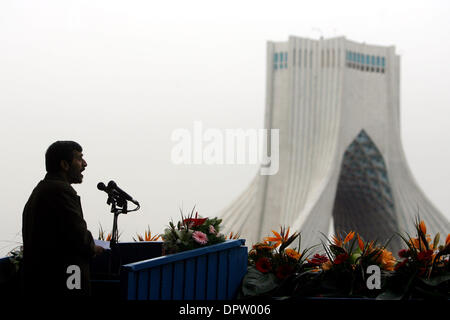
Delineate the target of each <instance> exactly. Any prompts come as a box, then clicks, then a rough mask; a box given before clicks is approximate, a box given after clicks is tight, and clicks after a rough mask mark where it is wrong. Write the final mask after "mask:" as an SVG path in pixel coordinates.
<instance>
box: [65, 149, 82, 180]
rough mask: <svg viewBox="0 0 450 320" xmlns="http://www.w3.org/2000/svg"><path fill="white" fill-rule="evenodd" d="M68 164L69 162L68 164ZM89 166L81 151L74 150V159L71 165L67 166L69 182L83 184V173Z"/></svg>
mask: <svg viewBox="0 0 450 320" xmlns="http://www.w3.org/2000/svg"><path fill="white" fill-rule="evenodd" d="M66 164H67V162H66ZM86 166H87V163H86V161H85V160H84V159H83V154H82V153H81V152H79V151H76V150H73V159H72V163H71V164H70V165H66V166H65V167H66V168H67V170H65V171H66V174H67V180H68V182H69V183H81V182H83V174H82V172H83V171H84V170H85V168H86Z"/></svg>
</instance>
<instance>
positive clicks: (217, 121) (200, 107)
mask: <svg viewBox="0 0 450 320" xmlns="http://www.w3.org/2000/svg"><path fill="white" fill-rule="evenodd" d="M449 16H450V2H448V1H427V2H423V1H408V2H404V1H384V0H383V1H375V2H374V1H367V2H365V1H315V2H314V3H308V4H307V3H306V2H300V1H280V0H277V1H193V0H190V1H164V2H162V1H159V2H155V3H153V2H151V3H150V2H149V1H111V0H108V1H106V0H98V1H96V0H89V1H65V0H64V1H61V0H58V1H31V0H30V1H17V0H15V1H11V0H3V1H2V2H0V111H1V113H0V114H1V117H0V137H1V138H0V147H1V148H0V150H1V157H0V168H1V171H0V199H1V202H2V210H1V213H0V241H1V242H0V256H2V255H4V254H6V252H8V250H10V249H12V248H13V247H14V246H16V245H18V244H19V243H20V242H21V234H20V231H21V215H22V210H23V206H24V204H25V202H26V200H27V199H28V197H29V195H30V193H31V191H32V189H33V188H34V187H35V185H36V184H37V183H38V181H39V180H40V179H42V178H43V176H44V174H45V167H44V153H45V150H46V148H47V147H48V146H49V145H50V144H51V143H52V142H54V141H56V140H75V141H77V142H79V143H80V144H81V145H82V146H83V149H84V150H83V151H84V152H83V153H84V154H85V159H86V161H87V163H88V167H87V169H86V171H85V174H84V175H85V178H84V181H83V183H82V184H81V185H75V186H74V187H75V189H76V190H77V192H78V194H79V195H80V196H81V199H82V204H83V212H84V216H85V220H86V221H87V224H88V227H89V229H90V230H91V231H92V233H93V235H94V237H97V234H98V229H99V225H100V224H101V225H102V227H103V229H105V230H108V231H109V230H110V229H111V227H112V215H111V213H110V210H109V207H108V206H107V204H106V194H105V193H102V192H100V191H98V190H97V189H96V185H97V183H98V182H100V181H103V182H105V183H106V182H108V181H109V180H115V181H116V182H117V184H118V185H119V186H120V187H121V188H122V189H124V190H126V191H127V192H128V193H130V194H131V195H132V196H133V197H134V198H135V199H137V200H139V202H140V203H141V209H140V210H139V211H138V212H134V213H130V214H128V215H126V216H125V215H123V216H120V217H119V231H120V232H122V236H121V240H122V241H131V240H132V237H133V236H135V235H136V233H140V234H142V233H143V232H144V230H145V229H146V228H147V226H150V228H151V230H152V232H154V233H161V232H163V230H164V228H165V226H166V225H167V224H168V222H169V221H170V219H173V220H178V218H179V217H180V209H182V210H183V211H184V212H189V211H190V210H191V209H192V207H193V206H194V205H195V206H196V209H197V211H198V213H199V214H200V215H202V216H214V215H217V213H219V212H220V210H222V209H223V208H225V207H226V206H227V205H228V204H230V203H231V202H232V201H233V200H234V199H235V198H236V197H237V196H238V195H239V194H240V193H241V192H242V191H243V190H244V189H245V188H246V187H247V185H248V183H249V182H250V180H251V179H252V178H253V177H254V175H255V174H256V173H257V171H258V166H257V165H254V164H253V165H176V164H174V163H173V162H172V161H171V149H172V148H173V146H174V142H173V141H172V140H171V134H172V132H173V131H174V130H176V129H178V128H186V129H188V130H192V128H193V123H194V121H201V122H202V124H203V126H204V127H206V128H217V129H221V130H225V129H229V128H244V129H260V128H263V121H264V108H265V80H266V70H265V66H266V43H267V41H287V40H288V37H289V36H290V35H294V36H299V37H310V38H314V39H318V38H319V37H320V36H323V37H325V38H328V37H335V36H346V37H347V38H348V39H351V40H354V41H358V42H366V43H369V44H375V45H395V46H396V49H397V53H398V54H400V55H401V130H402V139H403V145H404V149H405V152H406V156H407V159H408V164H409V166H410V168H411V170H412V172H413V174H414V177H415V178H416V180H417V182H418V184H419V186H420V187H421V188H422V190H423V191H424V192H425V194H426V195H427V196H428V197H429V199H430V200H431V201H432V202H433V203H434V205H435V206H436V207H437V208H438V209H439V210H440V211H441V212H442V213H443V214H444V215H445V216H446V217H448V218H450V197H449V196H448V192H449V189H450V169H449V167H448V164H449V163H450V151H449V146H450V116H449V113H450V111H449V110H450V109H449V106H450V91H449V90H448V79H449V77H450V64H449V63H448V61H447V57H449V56H450V44H449V43H450V41H449V40H450V39H449V35H450V22H449V21H450V19H448V17H449ZM224 223H225V224H226V221H225V222H224ZM275 227H276V226H275ZM55 241H57V239H55Z"/></svg>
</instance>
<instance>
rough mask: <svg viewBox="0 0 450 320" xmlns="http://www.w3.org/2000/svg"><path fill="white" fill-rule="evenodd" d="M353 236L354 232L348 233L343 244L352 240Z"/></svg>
mask: <svg viewBox="0 0 450 320" xmlns="http://www.w3.org/2000/svg"><path fill="white" fill-rule="evenodd" d="M354 236H355V232H354V231H350V232H349V233H348V234H347V236H346V237H345V239H344V243H347V242H349V241H350V240H352V239H353V237H354Z"/></svg>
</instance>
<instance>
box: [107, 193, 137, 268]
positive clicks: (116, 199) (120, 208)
mask: <svg viewBox="0 0 450 320" xmlns="http://www.w3.org/2000/svg"><path fill="white" fill-rule="evenodd" d="M106 203H107V204H108V205H111V213H113V215H114V218H113V230H112V235H111V241H110V248H111V260H112V261H111V264H112V268H113V271H112V272H111V264H110V266H109V271H110V272H111V273H112V274H113V275H119V273H120V266H121V265H122V263H121V262H122V259H121V256H120V247H119V245H118V242H119V230H118V227H117V220H118V218H119V215H120V214H127V213H128V212H132V211H137V210H139V208H140V206H139V205H138V206H137V207H136V208H135V209H132V210H128V203H127V200H126V199H125V198H124V197H122V196H120V195H118V194H117V193H113V192H111V193H108V200H107V201H106Z"/></svg>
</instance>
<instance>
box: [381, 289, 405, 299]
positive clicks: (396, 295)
mask: <svg viewBox="0 0 450 320" xmlns="http://www.w3.org/2000/svg"><path fill="white" fill-rule="evenodd" d="M403 296H404V293H399V292H394V291H392V290H386V291H385V292H383V293H381V294H379V295H378V296H377V298H376V300H401V299H402V298H403Z"/></svg>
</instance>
